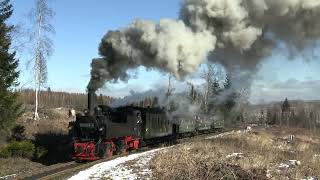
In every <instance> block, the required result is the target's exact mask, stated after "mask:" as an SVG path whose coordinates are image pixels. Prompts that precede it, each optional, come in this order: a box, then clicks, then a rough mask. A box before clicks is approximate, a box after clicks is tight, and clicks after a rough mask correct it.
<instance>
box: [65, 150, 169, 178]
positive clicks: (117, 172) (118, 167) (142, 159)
mask: <svg viewBox="0 0 320 180" xmlns="http://www.w3.org/2000/svg"><path fill="white" fill-rule="evenodd" d="M163 149H166V148H160V149H155V150H151V151H147V152H143V153H139V154H132V155H129V156H125V157H119V158H116V159H113V160H110V161H107V162H103V163H100V164H97V165H94V166H92V167H91V168H89V169H87V170H84V171H81V172H79V173H78V174H76V175H74V176H72V177H71V178H69V180H82V179H83V180H86V179H100V178H102V177H107V178H111V179H119V180H120V179H138V178H139V177H138V175H141V174H148V173H151V170H149V169H144V170H143V171H140V172H141V174H140V172H139V173H136V172H133V169H131V168H130V167H127V166H125V165H124V163H126V162H129V161H132V160H137V162H136V166H138V167H140V166H141V167H142V166H147V163H148V162H149V161H150V159H151V158H152V157H153V156H154V154H155V152H157V151H160V150H163ZM138 158H139V159H138Z"/></svg>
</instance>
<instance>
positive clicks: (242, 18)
mask: <svg viewBox="0 0 320 180" xmlns="http://www.w3.org/2000/svg"><path fill="white" fill-rule="evenodd" d="M319 17H320V1H319V0H281V1H280V0H185V1H184V3H183V5H182V7H181V10H180V19H181V20H170V19H163V20H160V22H159V24H156V23H154V22H152V21H147V20H136V21H135V22H133V23H132V24H130V25H129V26H128V27H127V28H123V29H120V30H116V31H110V32H108V33H107V34H106V35H105V36H104V37H103V39H102V41H101V44H100V48H99V52H100V55H101V58H98V59H94V60H93V62H92V71H91V81H90V83H89V85H88V88H89V89H93V90H97V89H98V88H101V87H102V86H103V85H104V84H105V83H106V82H116V81H118V80H122V81H126V80H127V79H128V78H130V76H129V75H128V73H127V71H128V70H129V69H135V68H137V67H139V66H141V65H142V66H145V67H146V68H148V69H157V70H160V71H164V72H170V73H172V74H173V75H175V76H176V77H177V78H178V79H181V78H183V77H184V76H186V75H187V74H191V73H193V72H195V71H196V70H197V69H198V68H199V65H201V64H202V63H203V62H204V61H205V60H206V59H208V60H209V61H211V62H214V63H218V64H221V65H223V66H224V67H225V69H226V70H227V71H229V72H232V71H233V69H237V70H239V69H240V70H243V71H248V72H251V74H254V73H255V72H256V71H257V68H258V67H259V65H260V64H261V62H262V61H263V60H264V59H265V58H266V57H269V56H270V55H271V54H272V52H273V50H274V49H275V48H277V46H278V44H279V43H283V44H284V45H285V46H286V47H287V49H288V50H290V51H294V52H297V53H299V52H301V51H303V50H304V49H305V48H307V47H310V46H312V44H313V43H314V42H315V41H318V39H319V37H320V21H319ZM239 76H241V73H240V74H239ZM244 78H247V76H245V77H244ZM237 79H238V80H239V81H241V79H242V78H241V77H239V78H237ZM249 79H250V78H249ZM233 84H241V83H233ZM249 85H250V83H249Z"/></svg>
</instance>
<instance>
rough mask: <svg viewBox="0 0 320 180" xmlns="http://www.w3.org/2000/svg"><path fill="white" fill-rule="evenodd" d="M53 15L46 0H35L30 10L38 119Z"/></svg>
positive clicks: (50, 45) (48, 54) (51, 44)
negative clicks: (40, 93) (33, 6)
mask: <svg viewBox="0 0 320 180" xmlns="http://www.w3.org/2000/svg"><path fill="white" fill-rule="evenodd" d="M53 16H54V12H53V10H52V9H51V8H50V7H49V5H48V1H47V0H35V8H34V9H32V10H31V13H30V19H31V21H32V25H33V27H32V28H31V33H30V42H31V43H32V45H33V49H32V51H31V53H32V60H31V61H32V62H33V71H34V78H35V91H36V95H35V112H34V118H35V119H36V120H37V119H39V115H38V108H39V92H40V88H41V86H43V85H44V84H45V83H46V82H47V59H48V58H49V57H50V56H51V55H52V52H53V43H52V40H51V39H50V35H52V34H54V27H53V26H52V24H51V23H50V21H51V19H52V18H53Z"/></svg>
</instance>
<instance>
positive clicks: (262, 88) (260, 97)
mask: <svg viewBox="0 0 320 180" xmlns="http://www.w3.org/2000/svg"><path fill="white" fill-rule="evenodd" d="M319 89H320V80H310V79H307V80H304V81H300V80H297V79H288V80H286V81H283V82H276V83H272V84H257V85H253V86H252V94H251V97H250V101H251V102H252V103H259V102H261V101H264V102H270V101H279V100H283V99H284V98H286V97H287V98H288V99H292V100H293V99H300V100H318V99H320V94H319Z"/></svg>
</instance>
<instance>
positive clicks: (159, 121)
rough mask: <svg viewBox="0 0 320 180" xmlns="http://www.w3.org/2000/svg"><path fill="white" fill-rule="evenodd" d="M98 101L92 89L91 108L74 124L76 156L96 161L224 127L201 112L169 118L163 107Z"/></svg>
mask: <svg viewBox="0 0 320 180" xmlns="http://www.w3.org/2000/svg"><path fill="white" fill-rule="evenodd" d="M95 102H96V96H95V93H94V92H89V93H88V110H87V111H86V112H85V113H84V115H77V117H76V121H75V122H74V123H73V124H72V128H71V130H70V134H71V135H72V137H73V154H72V157H73V159H75V160H80V161H83V160H87V161H93V160H97V159H101V158H104V157H109V156H112V155H113V154H120V153H125V152H127V151H131V150H136V149H139V148H140V147H142V146H148V145H150V144H153V143H159V142H167V141H175V140H176V139H177V138H180V137H183V136H185V135H188V136H190V135H194V134H198V133H203V132H210V131H213V130H216V129H220V128H222V127H223V125H221V124H219V125H217V123H212V122H213V121H208V120H207V119H205V118H200V116H197V117H195V119H190V117H189V118H188V117H187V116H182V115H181V116H174V117H171V118H169V117H170V116H169V115H168V114H167V112H166V110H165V109H164V108H141V107H134V106H125V107H118V108H111V107H109V106H104V105H95Z"/></svg>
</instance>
